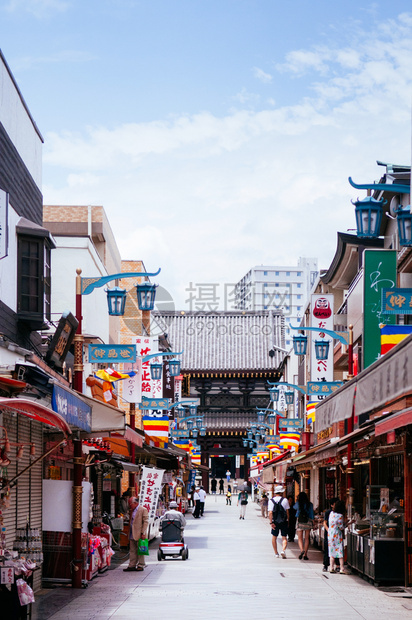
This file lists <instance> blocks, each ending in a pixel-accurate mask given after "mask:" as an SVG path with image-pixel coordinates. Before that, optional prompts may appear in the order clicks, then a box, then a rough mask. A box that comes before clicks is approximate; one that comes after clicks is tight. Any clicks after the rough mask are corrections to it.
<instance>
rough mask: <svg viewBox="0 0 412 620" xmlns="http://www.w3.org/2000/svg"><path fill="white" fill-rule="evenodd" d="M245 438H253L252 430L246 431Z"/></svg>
mask: <svg viewBox="0 0 412 620" xmlns="http://www.w3.org/2000/svg"><path fill="white" fill-rule="evenodd" d="M247 438H248V439H253V433H252V431H248V432H247Z"/></svg>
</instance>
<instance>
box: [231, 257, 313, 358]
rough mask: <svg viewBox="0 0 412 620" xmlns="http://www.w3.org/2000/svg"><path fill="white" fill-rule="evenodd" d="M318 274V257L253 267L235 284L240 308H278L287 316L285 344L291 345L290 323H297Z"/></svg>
mask: <svg viewBox="0 0 412 620" xmlns="http://www.w3.org/2000/svg"><path fill="white" fill-rule="evenodd" d="M318 275H319V270H318V259H317V258H299V260H298V263H297V265H293V266H289V265H288V266H283V265H282V266H280V265H279V266H273V265H270V266H266V265H260V266H257V267H253V268H252V269H251V270H250V271H248V272H247V274H246V275H245V276H244V277H243V278H242V279H241V280H240V281H239V282H238V283H237V284H236V285H235V308H236V309H237V310H256V311H259V310H275V309H276V310H279V309H282V310H283V313H284V315H285V319H286V347H287V348H288V347H290V346H292V338H291V335H290V329H289V323H292V325H295V326H296V325H298V323H299V322H300V319H301V317H302V314H303V312H304V309H305V305H306V302H307V301H308V298H309V294H310V291H311V289H312V286H313V284H314V282H315V281H316V278H317V277H318Z"/></svg>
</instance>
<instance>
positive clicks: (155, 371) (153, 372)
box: [150, 362, 163, 381]
mask: <svg viewBox="0 0 412 620" xmlns="http://www.w3.org/2000/svg"><path fill="white" fill-rule="evenodd" d="M162 370H163V364H162V363H161V362H152V363H151V364H150V376H151V378H152V380H153V381H158V380H159V379H161V378H162Z"/></svg>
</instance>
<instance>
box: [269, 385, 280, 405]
mask: <svg viewBox="0 0 412 620" xmlns="http://www.w3.org/2000/svg"><path fill="white" fill-rule="evenodd" d="M269 393H270V400H271V401H272V403H277V402H279V396H280V390H279V388H270V390H269Z"/></svg>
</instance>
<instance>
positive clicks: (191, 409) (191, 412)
mask: <svg viewBox="0 0 412 620" xmlns="http://www.w3.org/2000/svg"><path fill="white" fill-rule="evenodd" d="M196 414H197V405H189V415H192V416H195V415H196Z"/></svg>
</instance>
